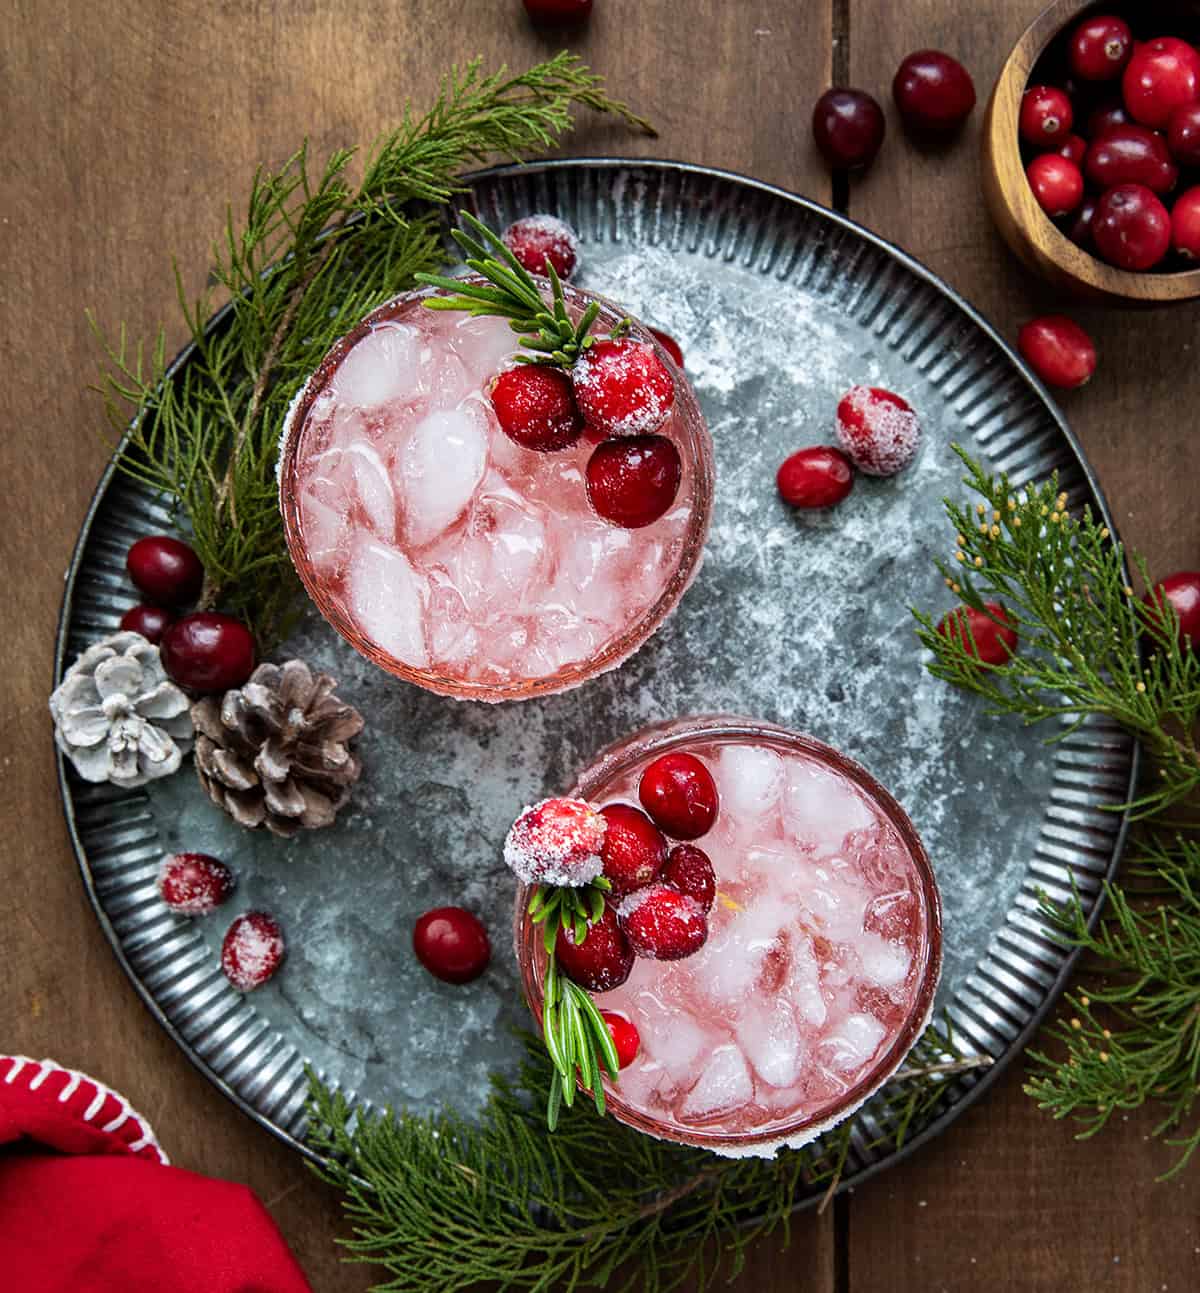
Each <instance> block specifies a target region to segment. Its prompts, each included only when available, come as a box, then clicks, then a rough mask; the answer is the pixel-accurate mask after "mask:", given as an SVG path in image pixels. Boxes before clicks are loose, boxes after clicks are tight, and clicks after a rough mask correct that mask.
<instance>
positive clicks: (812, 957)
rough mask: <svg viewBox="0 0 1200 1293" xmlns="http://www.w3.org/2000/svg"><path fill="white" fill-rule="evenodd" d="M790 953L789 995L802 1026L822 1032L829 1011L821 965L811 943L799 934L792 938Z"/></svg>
mask: <svg viewBox="0 0 1200 1293" xmlns="http://www.w3.org/2000/svg"><path fill="white" fill-rule="evenodd" d="M791 953H792V957H791V966H790V973H789V974H788V981H787V987H786V994H787V996H788V999H789V1000H790V1001H791V1002H792V1004H793V1005H794V1006H795V1007H796V1013H797V1014H798V1015H799V1016H800V1019H801V1021H802V1022H803V1023H806V1024H808V1025H809V1026H810V1027H812V1028H821V1027H823V1026H824V1024H825V1020H826V1017H827V1016H828V1013H829V1011H828V1007H827V1005H826V1003H825V998H824V996H823V995H822V993H821V965H820V962H819V961H818V960H817V956H816V953H815V952H814V951H813V945H812V941H811V940H810V939H808V938H804V937H802V936H800V935H799V934H797V935H793V937H792V940H791Z"/></svg>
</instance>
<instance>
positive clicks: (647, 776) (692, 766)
mask: <svg viewBox="0 0 1200 1293" xmlns="http://www.w3.org/2000/svg"><path fill="white" fill-rule="evenodd" d="M638 798H639V799H640V800H641V801H642V807H643V808H644V809H645V810H646V811H647V812H648V813H649V814H650V816H651V817H652V818H653V819H654V822H655V824H656V825H657V826H658V827H659V828H660V829H662V830H664V831H666V833H667V834H668V835H673V836H674V837H675V838H676V839H677V840H695V839H699V838H700V836H701V835H704V834H705V833H706V832H707V831H709V830H711V829H712V824H713V822H715V821H716V820H717V808H718V806H719V800H718V797H717V783H716V782H715V781H714V780H713V778H712V773H711V772H709V770H708V769H707V768H706V767H705V766H704V764H703V763H701V762H700V760H699V759H698V758H696V756H695V755H694V754H686V753H683V752H682V751H679V752H676V753H672V754H663V755H660V756H659V757H658V758H657V759H655V760H654V762H653V763H651V764H650V765H649V767H647V769H646V770H645V772H643V773H642V779H641V781H640V782H639V784H638Z"/></svg>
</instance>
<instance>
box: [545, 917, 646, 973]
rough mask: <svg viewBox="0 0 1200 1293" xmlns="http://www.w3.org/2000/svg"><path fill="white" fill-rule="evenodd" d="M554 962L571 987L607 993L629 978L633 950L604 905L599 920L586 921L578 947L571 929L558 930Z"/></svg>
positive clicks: (615, 919) (614, 918)
mask: <svg viewBox="0 0 1200 1293" xmlns="http://www.w3.org/2000/svg"><path fill="white" fill-rule="evenodd" d="M554 959H555V961H556V962H557V963H558V967H559V969H561V970H562V972H563V973H564V974H565V975H566V976H567V978H568V979H570V980H571V981H572V982H573V983H578V984H579V986H580V987H581V988H586V989H587V990H588V992H611V991H612V990H613V988H619V987H620V986H621V984H622V983H624V982H625V980H626V979H627V978H629V972H630V971H631V970H632V969H633V948H632V947H630V945H629V940H628V939H627V938H626V937H625V934H624V933H623V931H622V930H621V927H620V925H619V924H618V923H617V912H616V909H615V908H614V907H611V906H608V905H607V904H606V905H605V908H604V911H603V913H602V915H601V916H600V919H599V920H596V921H589V922H588V927H587V935H586V936H585V938H584V940H583V942H582V943H577V942H576V941H575V931H574V930H573V929H563V928H561V927H560V929H559V931H558V937H557V938H556V939H555V942H554Z"/></svg>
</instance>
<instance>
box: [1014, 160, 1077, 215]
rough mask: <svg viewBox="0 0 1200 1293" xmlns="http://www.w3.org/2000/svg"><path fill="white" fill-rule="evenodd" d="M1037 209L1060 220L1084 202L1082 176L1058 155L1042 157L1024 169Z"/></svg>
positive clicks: (1071, 164)
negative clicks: (1036, 202)
mask: <svg viewBox="0 0 1200 1293" xmlns="http://www.w3.org/2000/svg"><path fill="white" fill-rule="evenodd" d="M1025 175H1026V177H1027V178H1028V180H1029V187H1030V188H1031V189H1032V190H1033V196H1034V197H1035V198H1037V201H1038V206H1040V207H1041V208H1042V210H1043V211H1045V213H1046V214H1047V215H1048V216H1051V217H1053V218H1055V219H1057V218H1058V217H1059V216H1065V215H1069V214H1070V213H1071V212H1072V211H1074V210H1075V208H1076V207H1077V206H1078V205H1079V204H1080V202H1082V201H1083V172H1082V171H1081V170H1080V169H1079V167H1078V166H1076V165H1075V163H1074V162H1069V161H1068V160H1067V159H1066V158H1065V157H1060V156H1059V155H1058V154H1057V153H1040V154H1039V155H1038V156H1037V157H1035V158H1034V159H1033V161H1031V162H1030V163H1029V165H1028V166H1027V167H1026V168H1025Z"/></svg>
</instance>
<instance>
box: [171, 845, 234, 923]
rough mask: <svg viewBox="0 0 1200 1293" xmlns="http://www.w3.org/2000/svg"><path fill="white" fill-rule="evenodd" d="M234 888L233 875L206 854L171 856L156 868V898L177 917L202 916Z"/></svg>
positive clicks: (214, 907)
mask: <svg viewBox="0 0 1200 1293" xmlns="http://www.w3.org/2000/svg"><path fill="white" fill-rule="evenodd" d="M236 888H237V881H236V879H235V878H234V875H233V872H232V871H231V870H230V869H229V868H228V867H227V866H226V865H225V863H224V862H221V861H219V860H218V859H217V858H214V857H209V855H208V854H207V853H173V854H172V855H171V856H170V857H167V858H163V860H162V864H161V865H160V866H159V868H158V896H159V897H160V898H161V899H162V900H163V902H165V903H166V904H167V906H168V907H170V909H171V910H172V911H173V912H176V913H178V914H179V915H180V916H206V915H208V913H209V912H210V911H215V910H216V909H217V908H218V907H219V906H220V905H221V904H222V903H223V902H224V901H225V900H226V899H227V898H228V897H229V895H230V894H231V893H233V891H234V889H236Z"/></svg>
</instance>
